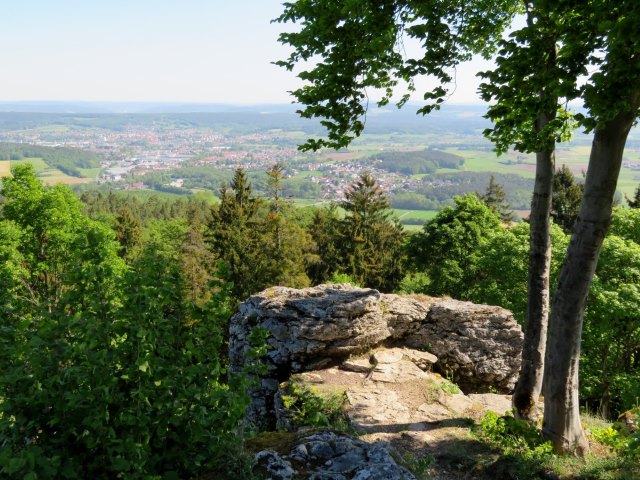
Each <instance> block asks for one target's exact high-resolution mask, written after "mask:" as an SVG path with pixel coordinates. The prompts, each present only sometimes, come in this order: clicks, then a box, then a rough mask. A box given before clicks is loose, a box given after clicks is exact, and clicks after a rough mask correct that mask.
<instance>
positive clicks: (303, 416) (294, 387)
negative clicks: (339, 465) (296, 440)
mask: <svg viewBox="0 0 640 480" xmlns="http://www.w3.org/2000/svg"><path fill="white" fill-rule="evenodd" d="M282 401H283V403H284V407H285V408H286V409H287V411H288V416H289V420H290V421H291V422H292V423H293V425H292V426H294V427H300V426H309V427H326V428H330V429H332V430H340V431H349V430H350V425H349V420H348V418H347V415H346V413H345V408H346V405H347V395H346V392H333V393H322V394H321V393H320V392H318V391H317V390H316V389H314V388H311V387H308V386H306V385H304V384H302V383H300V382H297V381H295V380H290V381H289V382H287V383H286V384H285V386H284V391H283V395H282Z"/></svg>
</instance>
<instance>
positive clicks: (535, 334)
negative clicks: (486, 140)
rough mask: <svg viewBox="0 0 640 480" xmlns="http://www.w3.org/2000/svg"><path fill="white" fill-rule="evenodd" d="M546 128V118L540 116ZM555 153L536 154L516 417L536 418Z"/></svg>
mask: <svg viewBox="0 0 640 480" xmlns="http://www.w3.org/2000/svg"><path fill="white" fill-rule="evenodd" d="M541 117H542V118H541V119H540V120H541V123H542V122H543V123H544V124H546V122H547V121H548V120H547V118H546V116H543V115H541ZM554 170H555V152H554V151H545V152H537V153H536V179H535V183H534V187H533V197H532V199H531V214H530V216H529V223H530V235H529V243H530V246H529V278H528V298H527V318H526V324H525V333H524V347H523V350H522V367H521V368H520V376H519V377H518V383H517V385H516V388H515V391H514V392H513V406H514V408H515V412H516V417H518V418H523V419H527V420H534V419H535V418H536V414H537V409H536V403H537V402H538V398H539V397H540V391H541V390H542V379H543V375H544V357H545V349H546V343H547V326H548V320H549V274H550V270H551V235H550V233H549V230H550V214H551V196H552V193H553V173H554Z"/></svg>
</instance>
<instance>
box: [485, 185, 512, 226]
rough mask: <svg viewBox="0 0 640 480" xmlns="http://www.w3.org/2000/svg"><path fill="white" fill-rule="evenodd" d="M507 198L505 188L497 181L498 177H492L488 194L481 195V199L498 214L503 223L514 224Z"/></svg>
mask: <svg viewBox="0 0 640 480" xmlns="http://www.w3.org/2000/svg"><path fill="white" fill-rule="evenodd" d="M505 197H506V193H505V191H504V188H503V187H502V185H500V184H499V183H498V182H497V181H496V177H495V176H493V175H491V178H490V179H489V186H488V187H487V190H486V192H485V193H484V195H479V198H480V200H482V201H483V202H484V204H485V205H486V206H487V207H489V208H490V209H491V210H493V211H494V212H496V213H497V214H498V215H499V216H500V219H501V220H502V221H503V222H505V223H509V222H513V220H514V216H513V211H512V210H511V208H510V207H509V204H508V203H507V202H506V200H505Z"/></svg>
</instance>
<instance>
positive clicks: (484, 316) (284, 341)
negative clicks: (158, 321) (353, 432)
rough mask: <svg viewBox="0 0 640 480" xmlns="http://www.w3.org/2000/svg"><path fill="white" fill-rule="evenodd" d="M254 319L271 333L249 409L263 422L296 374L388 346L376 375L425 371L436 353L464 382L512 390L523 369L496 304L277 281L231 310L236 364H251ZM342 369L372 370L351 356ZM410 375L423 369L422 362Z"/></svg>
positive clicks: (516, 340) (507, 320)
mask: <svg viewBox="0 0 640 480" xmlns="http://www.w3.org/2000/svg"><path fill="white" fill-rule="evenodd" d="M255 327H261V328H263V329H265V330H267V332H268V333H269V337H268V340H267V342H268V346H269V351H268V353H267V356H266V358H265V359H264V362H265V363H266V366H267V373H266V375H264V377H263V378H261V379H260V380H259V383H258V385H256V386H255V387H253V388H252V390H251V391H250V395H251V397H252V404H251V407H250V410H249V412H248V419H249V421H251V422H253V423H255V424H256V425H257V426H259V427H262V428H265V427H266V428H269V427H272V426H273V422H274V418H275V416H274V402H275V400H274V395H276V393H277V390H278V385H279V383H280V382H282V381H285V380H287V379H288V378H289V376H290V375H291V374H292V373H300V372H303V371H310V370H315V369H318V368H321V367H325V366H330V365H337V364H339V363H340V362H343V361H344V360H346V359H348V358H349V357H350V356H354V355H358V354H362V353H364V352H365V351H367V350H371V349H373V348H377V347H381V346H383V345H387V346H389V345H390V346H395V347H398V348H393V349H391V351H390V352H386V353H382V352H380V353H376V354H375V356H374V359H373V360H374V363H377V365H376V366H375V369H374V371H373V373H372V375H377V380H379V381H384V380H382V378H384V377H386V378H389V375H390V374H392V373H393V374H396V373H398V372H396V370H395V369H394V368H395V367H383V366H384V365H388V366H392V365H398V364H402V362H407V363H412V364H414V365H418V366H419V367H420V368H415V370H417V371H420V370H429V369H430V365H431V363H433V362H435V364H434V365H433V368H434V369H435V370H436V371H440V372H443V373H447V374H448V375H452V376H453V380H454V381H456V383H458V384H459V385H460V386H461V387H462V388H463V390H465V391H487V390H489V389H490V388H493V389H496V390H497V391H500V392H508V391H510V390H511V389H512V388H513V386H514V385H515V381H516V379H517V375H518V371H519V369H520V352H521V349H522V341H523V334H522V330H521V328H520V327H519V326H518V324H517V323H516V322H515V320H514V319H513V315H511V313H510V312H508V311H507V310H505V309H502V308H499V307H492V306H487V305H475V304H473V303H469V302H459V301H456V300H446V299H434V298H429V297H420V296H400V295H384V294H381V293H380V292H378V291H376V290H372V289H365V288H358V287H352V286H349V285H319V286H317V287H313V288H306V289H301V290H296V289H292V288H285V287H273V288H269V289H267V290H264V291H263V292H260V293H258V294H256V295H254V296H251V297H249V299H247V300H246V301H245V302H244V303H243V304H241V305H240V307H239V310H238V313H236V314H235V315H234V316H233V317H232V319H231V325H230V330H229V336H230V338H229V347H230V348H229V350H230V362H231V367H232V369H233V370H236V371H238V370H241V369H242V368H243V367H244V366H245V363H246V353H247V351H248V350H249V348H250V342H249V336H250V333H251V331H252V330H253V329H254V328H255ZM401 347H405V348H401ZM406 347H408V349H407V348H406ZM424 349H426V350H429V352H431V353H430V354H428V353H425V352H422V350H424ZM400 352H402V353H400ZM433 354H435V355H436V356H437V357H436V356H434V355H433ZM389 362H391V363H389ZM342 368H347V369H351V370H352V371H359V372H364V373H366V372H369V371H371V368H372V366H371V365H367V364H366V363H365V362H356V361H349V362H346V363H345V364H343V366H342ZM402 370H403V372H405V373H403V375H404V374H406V372H411V371H412V369H411V367H408V366H406V368H405V366H403V368H402ZM409 375H413V376H414V377H415V378H422V377H421V375H420V374H419V373H418V372H416V371H413V373H409ZM403 381H404V380H403Z"/></svg>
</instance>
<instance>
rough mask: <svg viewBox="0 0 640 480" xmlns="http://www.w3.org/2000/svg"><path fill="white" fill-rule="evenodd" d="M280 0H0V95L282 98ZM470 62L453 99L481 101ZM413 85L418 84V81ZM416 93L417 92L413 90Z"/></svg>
mask: <svg viewBox="0 0 640 480" xmlns="http://www.w3.org/2000/svg"><path fill="white" fill-rule="evenodd" d="M281 11H282V2H281V1H279V0H239V1H234V0H82V1H80V0H55V1H54V0H0V19H1V22H2V24H1V26H0V66H1V69H2V73H1V74H0V101H39V100H56V101H113V102H178V103H228V104H261V103H262V104H265V103H267V104H268V103H290V102H291V101H292V97H291V96H290V95H289V94H288V93H287V92H288V91H289V90H293V89H295V88H298V87H299V86H300V85H301V83H300V81H299V80H298V79H297V78H296V77H295V75H294V74H292V73H291V72H288V71H286V70H285V69H283V68H279V67H277V66H275V65H272V64H271V62H273V61H275V60H279V59H283V58H286V56H287V54H288V49H287V47H285V46H283V45H280V44H279V43H278V41H277V37H278V34H279V33H280V32H281V31H283V29H290V28H293V27H291V26H290V25H282V24H271V23H270V20H271V19H273V18H275V17H277V16H278V15H279V14H280V13H281ZM488 65H489V64H487V63H481V62H477V61H473V62H471V64H470V65H463V66H461V67H460V68H459V69H458V72H457V85H456V90H455V93H454V95H453V96H452V97H451V98H450V102H451V103H463V104H465V103H466V104H468V103H479V100H478V98H477V95H476V93H475V92H476V89H477V85H478V83H479V82H478V80H477V79H476V78H475V76H474V74H475V72H476V71H477V70H478V69H482V68H486V67H487V66H488ZM419 85H420V84H419ZM416 99H417V100H419V96H417V97H416Z"/></svg>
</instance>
